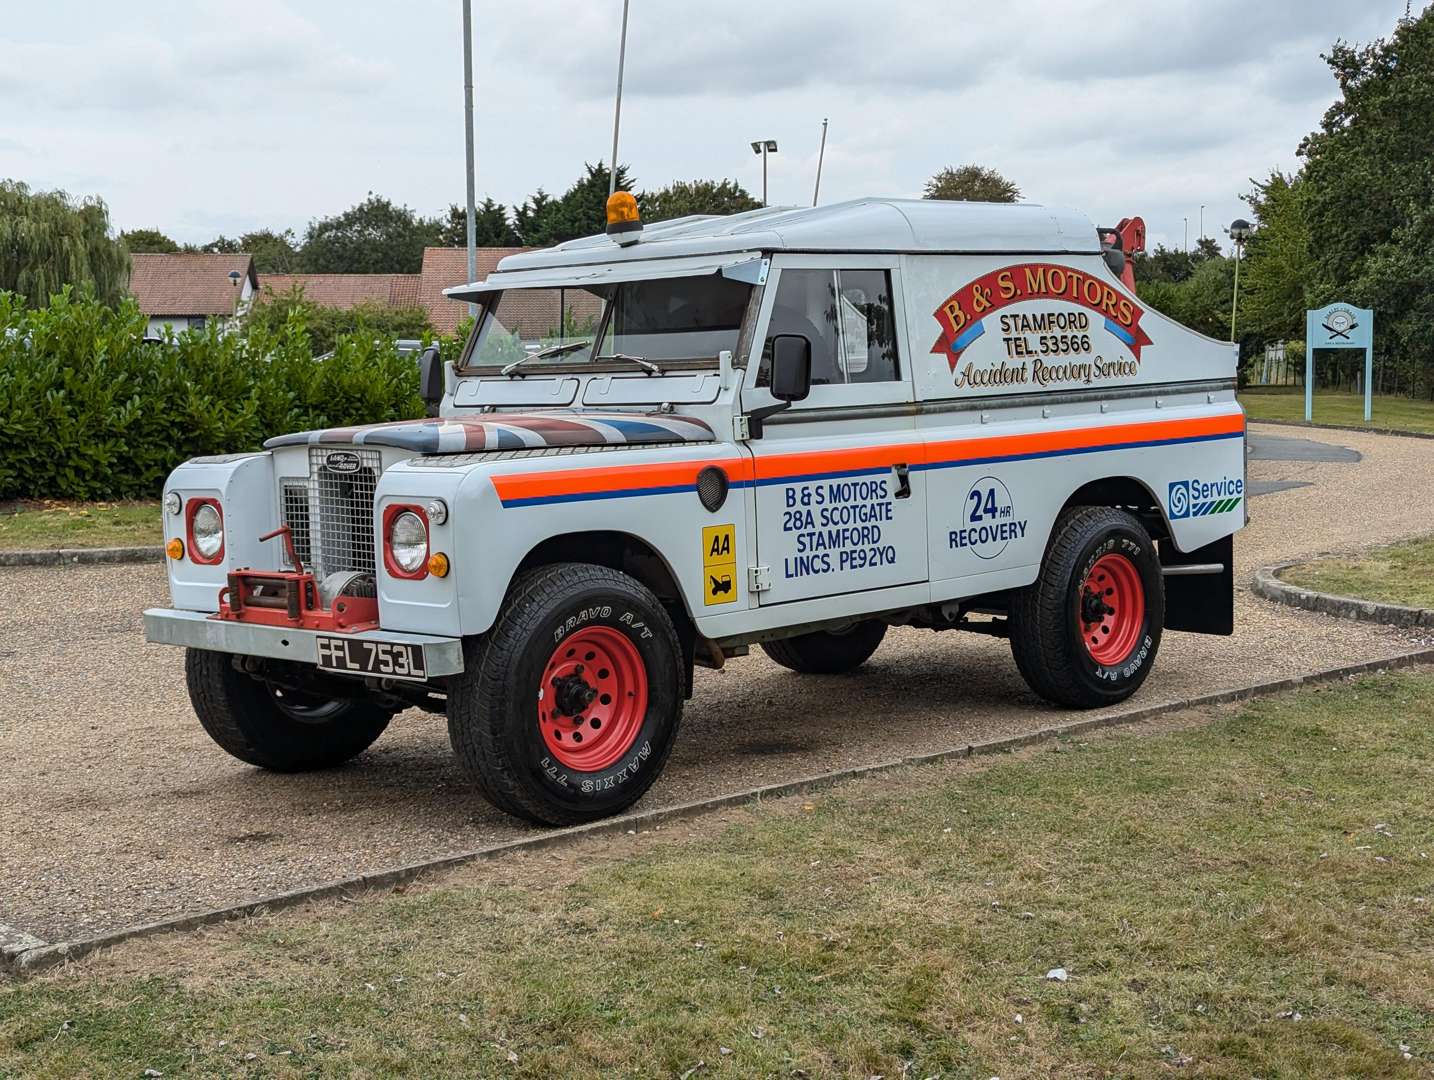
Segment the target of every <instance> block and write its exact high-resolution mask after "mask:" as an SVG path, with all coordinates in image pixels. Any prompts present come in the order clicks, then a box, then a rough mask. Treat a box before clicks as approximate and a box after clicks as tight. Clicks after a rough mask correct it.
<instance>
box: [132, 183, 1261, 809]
mask: <svg viewBox="0 0 1434 1080" xmlns="http://www.w3.org/2000/svg"><path fill="white" fill-rule="evenodd" d="M609 220H610V222H611V224H610V225H609V228H608V235H606V236H596V237H592V238H589V239H583V240H576V241H573V242H571V243H566V244H562V245H560V246H558V247H556V248H553V249H551V250H545V251H534V252H529V253H526V254H521V255H514V256H510V257H509V258H507V259H505V260H504V261H503V263H502V264H501V265H500V266H499V268H498V270H497V272H495V273H494V274H492V275H491V276H490V277H489V278H488V279H487V280H486V281H483V282H475V283H472V284H470V285H466V286H463V287H461V288H457V289H453V290H450V292H449V295H450V296H452V297H455V298H457V299H461V300H471V301H474V302H476V303H477V304H479V305H480V307H481V317H480V318H479V320H478V323H477V327H476V329H475V331H474V333H473V335H472V337H471V339H470V340H469V341H468V342H467V345H466V348H465V350H464V352H463V355H462V357H461V359H460V360H459V361H458V362H457V363H456V364H451V365H447V366H444V365H442V364H441V363H440V362H439V359H438V356H437V353H436V352H434V351H430V352H429V353H426V354H425V355H424V357H423V360H422V369H423V373H422V377H423V383H424V394H425V397H427V398H429V400H430V402H431V403H432V404H433V405H434V406H435V407H436V416H434V417H433V418H430V419H424V420H413V421H407V422H403V423H388V424H376V425H373V426H368V427H353V428H340V429H333V430H326V431H311V432H304V433H301V434H293V435H280V436H278V437H277V438H273V439H270V440H269V441H268V442H267V443H266V444H265V449H264V450H263V451H262V452H259V453H249V454H232V455H226V456H223V457H215V458H200V459H196V460H194V461H190V462H187V463H186V464H184V465H181V466H180V467H179V468H177V469H176V470H175V471H174V473H173V474H172V475H171V476H170V477H169V480H168V482H167V484H166V485H165V496H164V499H165V537H166V540H167V541H168V553H169V556H170V562H169V564H168V565H169V581H170V593H171V597H172V601H171V602H172V605H173V606H172V607H171V608H169V609H164V610H151V611H148V612H146V613H145V630H146V634H147V636H148V638H149V639H150V640H151V641H156V642H163V643H167V644H172V645H182V646H185V647H186V648H187V649H188V656H187V660H186V671H187V674H188V682H189V693H190V697H191V699H192V701H193V704H194V709H195V712H196V713H197V714H198V717H199V722H200V723H201V724H202V725H203V726H204V728H205V730H207V731H208V732H209V734H210V735H211V736H213V738H214V740H215V741H216V742H217V743H218V744H219V745H220V746H221V747H223V748H224V749H225V750H227V751H228V752H229V753H230V754H233V755H234V756H235V757H237V758H239V759H241V760H243V761H246V762H249V763H251V764H254V765H258V766H262V767H264V768H268V769H278V770H302V769H315V768H323V767H326V766H333V765H336V764H338V763H339V762H342V761H345V760H347V759H349V758H351V757H353V756H354V755H356V754H359V753H360V752H362V751H363V750H364V749H365V748H366V747H367V746H369V745H370V744H371V743H372V742H373V741H374V740H375V739H377V738H378V737H379V735H380V734H381V733H382V732H383V730H384V728H385V726H386V725H387V724H388V723H389V720H390V719H391V718H392V717H393V716H394V714H396V713H398V712H399V711H401V710H403V709H406V708H409V707H412V706H418V707H420V708H425V709H429V710H432V711H435V712H436V711H444V712H446V713H447V716H448V725H449V731H450V734H451V738H452V742H453V747H454V749H455V751H456V753H457V754H458V756H459V758H460V759H461V760H462V762H463V764H464V766H465V768H466V769H467V771H468V773H469V774H470V775H471V777H472V780H473V784H474V787H475V788H476V790H477V791H479V792H481V793H482V794H483V795H484V796H486V797H487V798H488V799H490V800H492V802H493V803H494V804H496V805H497V806H499V807H501V808H502V809H504V810H506V811H508V812H510V813H513V814H516V815H519V816H521V817H524V818H528V819H531V820H534V821H539V822H547V823H551V824H567V823H572V822H580V821H586V820H590V819H593V818H599V817H602V816H604V815H608V814H613V813H616V812H618V811H620V810H622V809H624V808H626V807H628V806H629V805H631V804H632V803H633V802H634V801H636V800H637V799H638V798H639V797H640V796H641V795H642V793H643V792H644V791H646V790H647V788H648V787H649V786H650V785H651V784H652V782H653V781H654V780H655V779H656V778H657V776H658V774H659V773H660V772H661V771H662V766H663V763H664V762H665V761H666V759H667V756H668V754H669V752H670V751H671V749H672V745H673V741H674V740H675V739H676V737H677V730H678V721H679V719H680V717H681V715H682V705H683V701H684V699H685V698H686V697H688V696H689V695H690V694H691V692H692V671H693V666H694V665H696V664H700V665H704V666H708V667H720V666H722V664H723V663H724V662H725V661H726V660H727V659H728V658H730V657H733V656H737V655H741V654H743V653H745V652H746V650H747V647H748V646H749V645H751V644H753V643H758V644H760V645H761V647H762V648H763V649H764V650H765V651H766V653H767V654H768V655H769V656H770V657H771V658H772V659H773V660H775V661H776V662H777V663H779V664H782V665H783V666H785V667H787V668H790V669H792V670H793V671H796V672H800V673H804V674H810V673H815V674H825V673H832V672H842V671H848V670H850V669H853V668H855V667H857V666H858V665H859V664H861V663H862V662H863V661H865V660H866V659H867V657H869V656H871V655H872V653H873V652H874V651H875V650H876V648H877V647H878V646H879V645H880V644H881V640H882V636H883V635H884V634H885V633H886V629H887V627H888V626H893V625H912V626H919V627H925V628H928V629H931V630H962V629H964V630H973V631H977V632H981V633H986V634H998V635H1001V636H1006V637H1009V638H1010V641H1011V651H1012V653H1013V654H1014V658H1015V663H1016V665H1017V667H1018V668H1019V669H1020V671H1021V673H1022V675H1024V677H1025V679H1026V681H1027V682H1028V683H1029V684H1030V686H1031V687H1032V688H1033V689H1034V690H1035V691H1036V692H1037V693H1039V694H1040V695H1041V696H1043V697H1044V698H1046V699H1048V700H1049V701H1051V702H1053V703H1055V704H1056V705H1059V706H1063V707H1067V708H1083V707H1088V706H1098V705H1107V704H1110V703H1112V702H1117V701H1120V700H1122V699H1123V698H1126V697H1128V696H1129V695H1130V694H1132V693H1134V692H1135V690H1136V689H1137V688H1138V687H1139V686H1140V684H1141V683H1142V682H1144V680H1145V678H1146V676H1147V675H1148V674H1149V673H1150V669H1151V667H1152V665H1153V664H1154V661H1155V655H1156V651H1157V650H1158V648H1159V645H1160V639H1161V633H1162V631H1164V630H1186V631H1194V632H1197V633H1214V634H1228V633H1230V632H1231V631H1232V619H1233V596H1232V578H1231V573H1232V568H1231V554H1232V538H1233V534H1234V533H1235V532H1236V531H1237V530H1238V529H1239V528H1240V527H1241V526H1242V525H1243V524H1244V523H1245V521H1246V502H1245V480H1244V475H1245V472H1244V469H1245V455H1244V439H1245V420H1244V414H1243V412H1242V410H1241V408H1240V406H1239V404H1237V402H1236V400H1235V364H1236V348H1235V346H1234V345H1232V344H1229V343H1223V342H1217V341H1213V340H1210V339H1207V338H1204V337H1201V336H1200V335H1198V334H1195V333H1192V332H1191V331H1189V330H1187V329H1185V328H1184V327H1182V326H1180V325H1178V324H1176V323H1174V322H1172V321H1170V320H1169V319H1167V318H1165V317H1164V316H1162V315H1161V314H1160V313H1159V312H1156V311H1152V310H1149V309H1147V308H1146V307H1145V306H1144V305H1143V304H1142V303H1141V302H1140V301H1139V300H1138V299H1137V298H1136V296H1135V294H1134V288H1133V282H1132V281H1131V279H1130V277H1129V271H1128V269H1126V270H1125V271H1124V274H1123V276H1122V265H1123V261H1122V249H1127V250H1128V249H1129V248H1130V247H1131V246H1133V245H1138V244H1140V243H1142V242H1143V235H1142V234H1143V225H1141V224H1140V222H1139V219H1135V220H1133V221H1130V222H1124V223H1122V227H1121V229H1120V230H1119V231H1117V230H1097V229H1096V228H1095V227H1093V226H1092V225H1091V223H1090V222H1089V221H1088V220H1086V219H1085V218H1083V217H1081V216H1079V215H1077V214H1072V213H1069V212H1065V211H1058V210H1052V209H1049V208H1046V207H1041V206H1034V205H1012V206H1000V205H981V204H965V203H949V202H925V201H911V202H905V201H893V200H884V199H863V200H859V201H855V202H849V203H844V204H840V205H833V206H825V207H821V208H819V209H775V208H774V209H765V210H757V211H752V212H750V213H746V214H740V215H736V216H733V217H720V218H719V217H691V218H684V219H681V220H678V221H670V222H664V223H662V224H660V225H656V226H654V227H651V228H649V229H647V230H646V231H644V230H643V229H642V226H641V223H640V221H639V220H638V218H637V212H636V206H635V204H634V203H633V201H632V199H631V196H628V195H626V194H625V193H622V192H619V193H618V195H617V196H616V197H615V198H614V199H613V200H612V202H611V203H610V205H609ZM1112 234H1114V235H1113V236H1112Z"/></svg>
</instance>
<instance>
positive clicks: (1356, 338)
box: [1305, 303, 1374, 424]
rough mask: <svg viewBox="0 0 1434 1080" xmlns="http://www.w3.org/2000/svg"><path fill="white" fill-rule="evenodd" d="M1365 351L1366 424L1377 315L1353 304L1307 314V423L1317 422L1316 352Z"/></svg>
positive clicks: (1370, 402) (1371, 390)
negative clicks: (1338, 350) (1322, 350)
mask: <svg viewBox="0 0 1434 1080" xmlns="http://www.w3.org/2000/svg"><path fill="white" fill-rule="evenodd" d="M1316 349H1363V350H1364V422H1365V423H1366V424H1367V423H1369V413H1370V406H1371V405H1372V404H1373V394H1374V312H1373V311H1371V310H1369V309H1368V308H1358V307H1355V306H1354V305H1353V304H1339V303H1336V304H1330V305H1329V306H1328V307H1322V308H1319V309H1317V310H1313V311H1307V312H1305V422H1306V423H1308V422H1309V421H1310V420H1312V419H1313V418H1314V351H1315V350H1316Z"/></svg>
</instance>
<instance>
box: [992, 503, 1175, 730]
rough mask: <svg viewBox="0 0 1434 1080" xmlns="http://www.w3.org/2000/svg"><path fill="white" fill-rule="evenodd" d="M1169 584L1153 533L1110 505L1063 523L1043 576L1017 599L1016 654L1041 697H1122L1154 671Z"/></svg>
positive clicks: (1076, 704)
mask: <svg viewBox="0 0 1434 1080" xmlns="http://www.w3.org/2000/svg"><path fill="white" fill-rule="evenodd" d="M1164 625H1165V582H1164V579H1163V578H1162V577H1161V570H1160V560H1159V558H1158V556H1157V555H1156V552H1155V544H1154V542H1153V541H1151V539H1150V534H1149V533H1147V532H1146V531H1145V528H1144V526H1142V525H1141V524H1140V522H1139V521H1137V520H1136V519H1135V518H1134V517H1132V516H1131V515H1130V514H1127V513H1125V512H1124V511H1121V510H1113V509H1110V508H1109V507H1103V506H1087V507H1081V508H1079V509H1076V510H1073V511H1071V512H1070V513H1068V514H1066V515H1064V516H1062V517H1061V518H1060V520H1058V521H1057V522H1056V527H1055V530H1054V532H1053V534H1052V536H1051V541H1050V544H1049V546H1048V547H1047V549H1046V557H1045V561H1044V563H1043V564H1042V566H1041V573H1040V576H1039V577H1038V578H1036V580H1035V581H1034V582H1032V583H1031V584H1030V585H1027V586H1026V587H1025V588H1023V589H1017V590H1016V591H1015V593H1014V594H1013V596H1012V598H1011V610H1010V631H1011V652H1012V654H1013V655H1014V656H1015V660H1016V666H1017V667H1018V668H1019V669H1020V672H1021V675H1022V676H1023V677H1024V678H1025V680H1026V683H1027V684H1028V685H1029V686H1030V688H1031V689H1032V690H1034V691H1035V692H1036V693H1037V694H1039V695H1040V696H1041V697H1043V698H1045V699H1046V700H1047V701H1050V702H1053V703H1054V704H1057V705H1065V706H1068V707H1070V708H1076V709H1091V708H1098V707H1100V706H1102V705H1114V704H1116V703H1118V702H1121V701H1124V700H1125V699H1126V698H1128V697H1130V695H1131V694H1133V693H1135V691H1136V690H1138V689H1139V688H1140V685H1141V684H1142V683H1143V682H1145V679H1146V677H1147V676H1148V675H1149V674H1150V668H1151V666H1152V665H1153V664H1154V662H1155V654H1156V652H1157V650H1159V648H1160V631H1161V629H1162V627H1163V626H1164Z"/></svg>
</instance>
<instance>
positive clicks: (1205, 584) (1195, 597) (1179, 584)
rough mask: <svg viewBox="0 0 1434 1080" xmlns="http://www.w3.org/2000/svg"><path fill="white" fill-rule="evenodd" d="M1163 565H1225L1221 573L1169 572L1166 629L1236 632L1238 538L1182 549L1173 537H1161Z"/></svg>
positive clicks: (1197, 632)
mask: <svg viewBox="0 0 1434 1080" xmlns="http://www.w3.org/2000/svg"><path fill="white" fill-rule="evenodd" d="M1159 548H1160V565H1161V566H1162V567H1181V566H1211V565H1214V564H1217V563H1218V564H1219V565H1220V566H1222V567H1223V569H1222V570H1220V571H1219V572H1218V573H1199V574H1180V573H1173V574H1172V573H1167V574H1166V575H1165V629H1167V630H1187V631H1189V632H1190V633H1192V634H1221V635H1223V636H1226V637H1228V636H1229V635H1231V634H1233V633H1234V632H1235V538H1234V536H1233V535H1232V536H1225V537H1222V538H1221V539H1219V540H1216V541H1215V542H1214V543H1211V544H1206V545H1205V546H1204V547H1202V548H1196V549H1195V550H1194V551H1184V552H1182V551H1178V550H1176V548H1175V544H1174V542H1173V541H1171V540H1161V541H1160V543H1159Z"/></svg>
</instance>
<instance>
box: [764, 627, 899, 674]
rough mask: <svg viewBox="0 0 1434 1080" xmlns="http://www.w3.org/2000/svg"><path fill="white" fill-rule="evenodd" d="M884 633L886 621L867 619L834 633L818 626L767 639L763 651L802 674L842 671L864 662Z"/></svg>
mask: <svg viewBox="0 0 1434 1080" xmlns="http://www.w3.org/2000/svg"><path fill="white" fill-rule="evenodd" d="M885 636H886V623H884V622H878V621H877V620H875V619H867V620H866V621H864V622H859V623H854V624H853V625H851V626H850V627H848V628H847V629H845V630H842V631H838V632H836V633H833V632H832V631H829V630H817V631H814V632H813V633H810V634H799V635H798V636H797V637H789V638H782V639H781V640H779V641H766V642H763V643H762V651H763V652H764V653H766V654H767V655H768V656H770V657H771V658H772V659H773V660H775V661H776V662H777V663H779V664H781V665H782V667H784V668H789V669H791V670H792V671H795V672H798V673H799V674H802V675H841V674H843V673H845V672H848V671H855V670H856V669H857V668H859V667H861V665H862V664H864V663H866V662H867V660H869V659H870V658H871V654H872V653H874V652H876V649H877V646H879V645H880V644H881V639H882V638H884V637H885Z"/></svg>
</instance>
